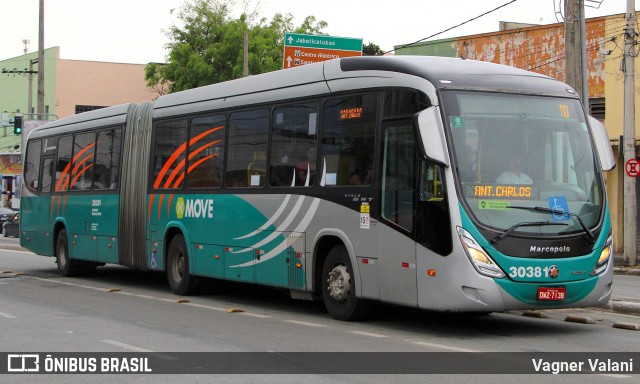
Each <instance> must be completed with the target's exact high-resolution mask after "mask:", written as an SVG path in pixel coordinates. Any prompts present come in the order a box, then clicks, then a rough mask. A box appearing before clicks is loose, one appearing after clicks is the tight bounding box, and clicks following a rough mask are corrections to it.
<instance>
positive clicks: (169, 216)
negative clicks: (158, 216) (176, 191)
mask: <svg viewBox="0 0 640 384" xmlns="http://www.w3.org/2000/svg"><path fill="white" fill-rule="evenodd" d="M172 202H173V194H171V195H169V203H167V219H170V218H171V203H172Z"/></svg>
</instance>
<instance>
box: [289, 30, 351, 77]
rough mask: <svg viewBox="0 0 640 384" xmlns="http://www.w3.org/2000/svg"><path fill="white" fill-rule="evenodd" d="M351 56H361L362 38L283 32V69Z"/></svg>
mask: <svg viewBox="0 0 640 384" xmlns="http://www.w3.org/2000/svg"><path fill="white" fill-rule="evenodd" d="M351 56H362V39H357V38H351V37H335V36H315V35H301V34H298V33H285V34H284V55H283V56H282V58H283V63H282V67H283V68H285V69H286V68H293V67H298V66H300V65H305V64H311V63H317V62H320V61H325V60H331V59H337V58H341V57H351Z"/></svg>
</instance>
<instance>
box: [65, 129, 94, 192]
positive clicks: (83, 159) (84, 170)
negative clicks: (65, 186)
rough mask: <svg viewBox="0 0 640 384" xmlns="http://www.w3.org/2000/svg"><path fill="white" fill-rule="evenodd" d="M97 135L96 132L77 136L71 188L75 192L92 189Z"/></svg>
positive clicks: (74, 147)
mask: <svg viewBox="0 0 640 384" xmlns="http://www.w3.org/2000/svg"><path fill="white" fill-rule="evenodd" d="M95 144H96V134H95V133H94V132H87V133H81V134H79V135H76V136H75V138H74V141H73V159H72V164H71V182H70V183H69V188H70V189H71V190H74V191H86V190H89V189H91V183H92V180H93V165H94V158H95Z"/></svg>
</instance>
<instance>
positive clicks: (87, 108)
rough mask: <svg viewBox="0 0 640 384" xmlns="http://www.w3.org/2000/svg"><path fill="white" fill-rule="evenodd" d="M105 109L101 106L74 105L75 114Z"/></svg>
mask: <svg viewBox="0 0 640 384" xmlns="http://www.w3.org/2000/svg"><path fill="white" fill-rule="evenodd" d="M102 108H106V106H103V105H76V114H78V113H82V112H89V111H95V110H96V109H102Z"/></svg>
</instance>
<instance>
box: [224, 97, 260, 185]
mask: <svg viewBox="0 0 640 384" xmlns="http://www.w3.org/2000/svg"><path fill="white" fill-rule="evenodd" d="M268 132H269V110H268V109H266V108H261V109H254V110H250V111H242V112H235V113H232V114H231V115H230V117H229V144H228V152H227V158H226V164H227V168H226V175H225V185H226V186H228V187H263V186H264V185H265V182H266V167H267V164H266V160H267V155H266V153H267V139H268Z"/></svg>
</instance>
